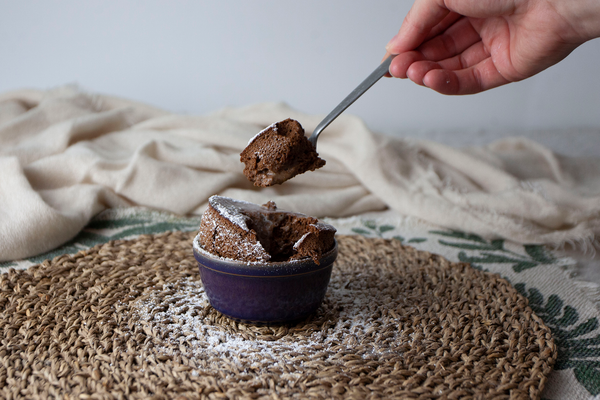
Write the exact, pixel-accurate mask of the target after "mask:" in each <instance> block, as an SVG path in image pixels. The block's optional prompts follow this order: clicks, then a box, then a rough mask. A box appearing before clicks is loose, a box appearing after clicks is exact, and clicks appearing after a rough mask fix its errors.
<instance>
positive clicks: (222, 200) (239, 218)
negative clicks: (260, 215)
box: [208, 196, 258, 231]
mask: <svg viewBox="0 0 600 400" xmlns="http://www.w3.org/2000/svg"><path fill="white" fill-rule="evenodd" d="M208 203H209V204H210V205H211V207H212V208H214V209H215V210H217V212H218V213H219V214H221V215H222V216H223V217H225V218H227V219H228V220H229V221H231V222H233V223H234V224H236V225H237V226H239V227H240V228H242V229H243V230H245V231H248V225H246V218H247V217H246V216H245V215H243V214H242V213H241V212H240V210H241V208H240V205H243V206H244V207H258V206H257V205H256V204H253V203H250V202H247V201H243V200H233V199H230V198H228V197H221V196H211V197H210V198H209V199H208Z"/></svg>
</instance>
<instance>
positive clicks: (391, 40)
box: [385, 33, 398, 51]
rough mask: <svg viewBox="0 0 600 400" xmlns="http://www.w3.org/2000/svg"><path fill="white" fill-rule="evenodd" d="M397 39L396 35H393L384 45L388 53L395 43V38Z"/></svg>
mask: <svg viewBox="0 0 600 400" xmlns="http://www.w3.org/2000/svg"><path fill="white" fill-rule="evenodd" d="M397 37H398V34H397V33H396V35H394V37H393V38H391V39H390V41H389V42H388V43H387V44H386V45H385V49H386V50H388V51H389V47H390V46H391V45H392V44H394V42H395V41H396V38H397Z"/></svg>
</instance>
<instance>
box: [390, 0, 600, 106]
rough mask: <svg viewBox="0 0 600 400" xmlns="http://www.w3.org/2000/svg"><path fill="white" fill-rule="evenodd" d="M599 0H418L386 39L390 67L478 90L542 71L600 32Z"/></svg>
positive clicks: (443, 86)
mask: <svg viewBox="0 0 600 400" xmlns="http://www.w3.org/2000/svg"><path fill="white" fill-rule="evenodd" d="M599 4H600V2H598V1H597V0H416V1H415V3H414V4H413V6H412V8H411V10H410V11H409V13H408V14H407V16H406V18H405V19H404V22H403V23H402V26H401V27H400V31H399V32H398V34H397V35H396V36H395V37H394V38H393V39H392V40H390V42H389V43H388V45H387V46H386V50H387V54H386V56H385V57H387V56H388V55H389V54H398V55H397V56H396V57H395V58H394V60H393V61H392V63H391V65H390V69H389V71H390V74H391V75H392V76H394V77H397V78H409V79H410V80H412V81H414V82H415V83H417V84H419V85H424V86H427V87H429V88H431V89H433V90H435V91H437V92H440V93H443V94H453V95H459V94H473V93H479V92H482V91H485V90H488V89H491V88H495V87H498V86H501V85H504V84H507V83H509V82H516V81H520V80H522V79H525V78H528V77H530V76H533V75H535V74H537V73H538V72H540V71H543V70H544V69H546V68H548V67H550V66H552V65H554V64H556V63H557V62H559V61H560V60H562V59H563V58H565V57H566V56H567V55H569V53H571V51H573V50H574V49H575V48H576V47H577V46H579V45H580V44H582V43H584V42H585V41H587V40H590V39H592V38H594V37H598V36H599V35H600V32H599V29H600V28H599V27H600V6H599Z"/></svg>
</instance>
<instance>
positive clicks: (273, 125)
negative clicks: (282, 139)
mask: <svg viewBox="0 0 600 400" xmlns="http://www.w3.org/2000/svg"><path fill="white" fill-rule="evenodd" d="M277 124H278V122H273V123H272V124H271V125H269V126H267V127H266V128H265V129H263V130H262V131H260V132H258V133H257V134H256V135H254V136H253V137H252V139H250V140H249V141H248V146H249V145H250V143H252V142H254V140H255V139H256V138H257V137H259V136H260V135H261V134H263V133H264V132H266V131H268V130H269V129H273V132H277Z"/></svg>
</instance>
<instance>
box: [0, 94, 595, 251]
mask: <svg viewBox="0 0 600 400" xmlns="http://www.w3.org/2000/svg"><path fill="white" fill-rule="evenodd" d="M288 117H291V118H294V119H297V120H298V121H300V123H301V124H302V125H303V126H304V128H305V129H306V130H307V132H311V131H312V130H313V129H314V128H315V126H316V125H317V124H318V123H319V122H320V120H321V118H322V116H313V115H306V114H302V113H300V112H298V111H295V110H293V109H291V108H289V107H287V106H285V105H283V104H259V105H252V106H248V107H243V108H230V109H223V110H221V111H218V112H216V113H213V114H210V115H206V116H187V115H175V114H171V113H167V112H165V111H162V110H159V109H155V108H152V107H150V106H147V105H143V104H140V103H136V102H133V101H127V100H123V99H117V98H113V97H109V96H103V95H96V94H90V93H85V92H82V91H81V90H79V89H77V88H75V87H62V88H58V89H54V90H50V91H38V90H22V91H15V92H11V93H6V94H3V95H0V261H6V260H15V259H20V258H25V257H29V256H33V255H36V254H39V253H42V252H44V251H48V250H50V249H53V248H55V247H57V246H59V245H61V244H62V243H65V242H66V241H68V240H69V239H71V238H73V237H74V236H75V235H76V234H77V233H78V232H79V231H80V230H81V229H82V228H83V227H84V226H85V225H86V223H87V222H88V221H89V220H90V218H92V217H93V216H94V215H95V214H97V213H98V212H100V211H102V210H103V209H106V208H108V207H122V206H131V205H141V206H147V207H152V208H156V209H162V210H169V211H172V212H175V213H178V214H200V213H202V211H203V210H204V209H205V207H206V202H207V199H208V197H210V196H211V195H213V194H221V195H224V196H229V197H233V198H237V199H245V200H248V201H252V202H256V203H264V202H266V201H268V200H274V201H275V202H276V203H277V205H278V206H279V208H281V209H284V210H290V211H298V212H303V213H306V214H310V215H314V216H320V217H321V216H329V217H343V216H349V215H355V214H360V213H363V212H367V211H378V210H384V209H386V208H390V209H392V210H395V211H397V212H398V213H400V214H402V215H408V216H414V217H418V218H420V219H423V220H426V221H429V222H432V223H434V224H437V225H441V226H443V227H446V228H452V229H459V230H463V231H467V232H473V233H477V234H480V235H483V236H485V237H498V238H508V239H511V240H514V241H517V242H522V243H549V244H553V245H561V244H564V243H565V242H581V243H591V242H592V241H593V238H594V235H596V234H598V233H600V160H599V159H576V158H566V157H562V156H559V155H556V154H554V153H553V152H552V151H550V150H549V149H547V148H545V147H543V146H541V145H540V144H537V143H534V142H531V141H528V140H525V139H519V138H514V139H508V140H501V141H498V142H496V143H493V144H491V145H489V146H486V147H482V148H469V149H463V150H458V149H454V148H450V147H447V146H444V145H441V144H438V143H433V142H428V141H419V140H412V141H409V140H405V139H400V138H393V137H387V136H382V135H378V134H374V133H373V132H370V131H369V130H368V129H367V127H366V126H365V125H364V124H363V122H361V120H359V119H358V118H355V117H352V116H349V115H343V116H341V117H340V118H338V120H336V121H335V122H334V123H333V124H332V125H331V126H330V127H329V128H327V130H326V131H325V132H324V133H323V135H322V136H321V138H320V139H319V144H318V152H319V154H320V155H321V157H322V158H324V159H325V160H326V161H327V165H326V166H325V167H324V168H322V169H320V170H318V171H315V172H309V173H305V174H303V175H300V176H298V177H296V178H294V179H292V180H291V181H288V182H286V183H284V184H283V185H280V186H276V187H271V188H266V189H258V188H254V187H253V186H252V185H251V184H250V183H249V182H248V181H247V180H246V178H245V177H244V176H243V174H242V169H243V165H242V164H241V162H240V161H239V153H240V152H241V150H242V149H243V148H244V147H245V146H246V144H247V142H248V140H249V139H250V138H252V137H253V136H254V135H255V134H256V133H257V132H258V131H260V130H261V129H262V128H264V127H265V126H267V125H270V124H271V123H273V122H275V121H280V120H282V119H285V118H288Z"/></svg>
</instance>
